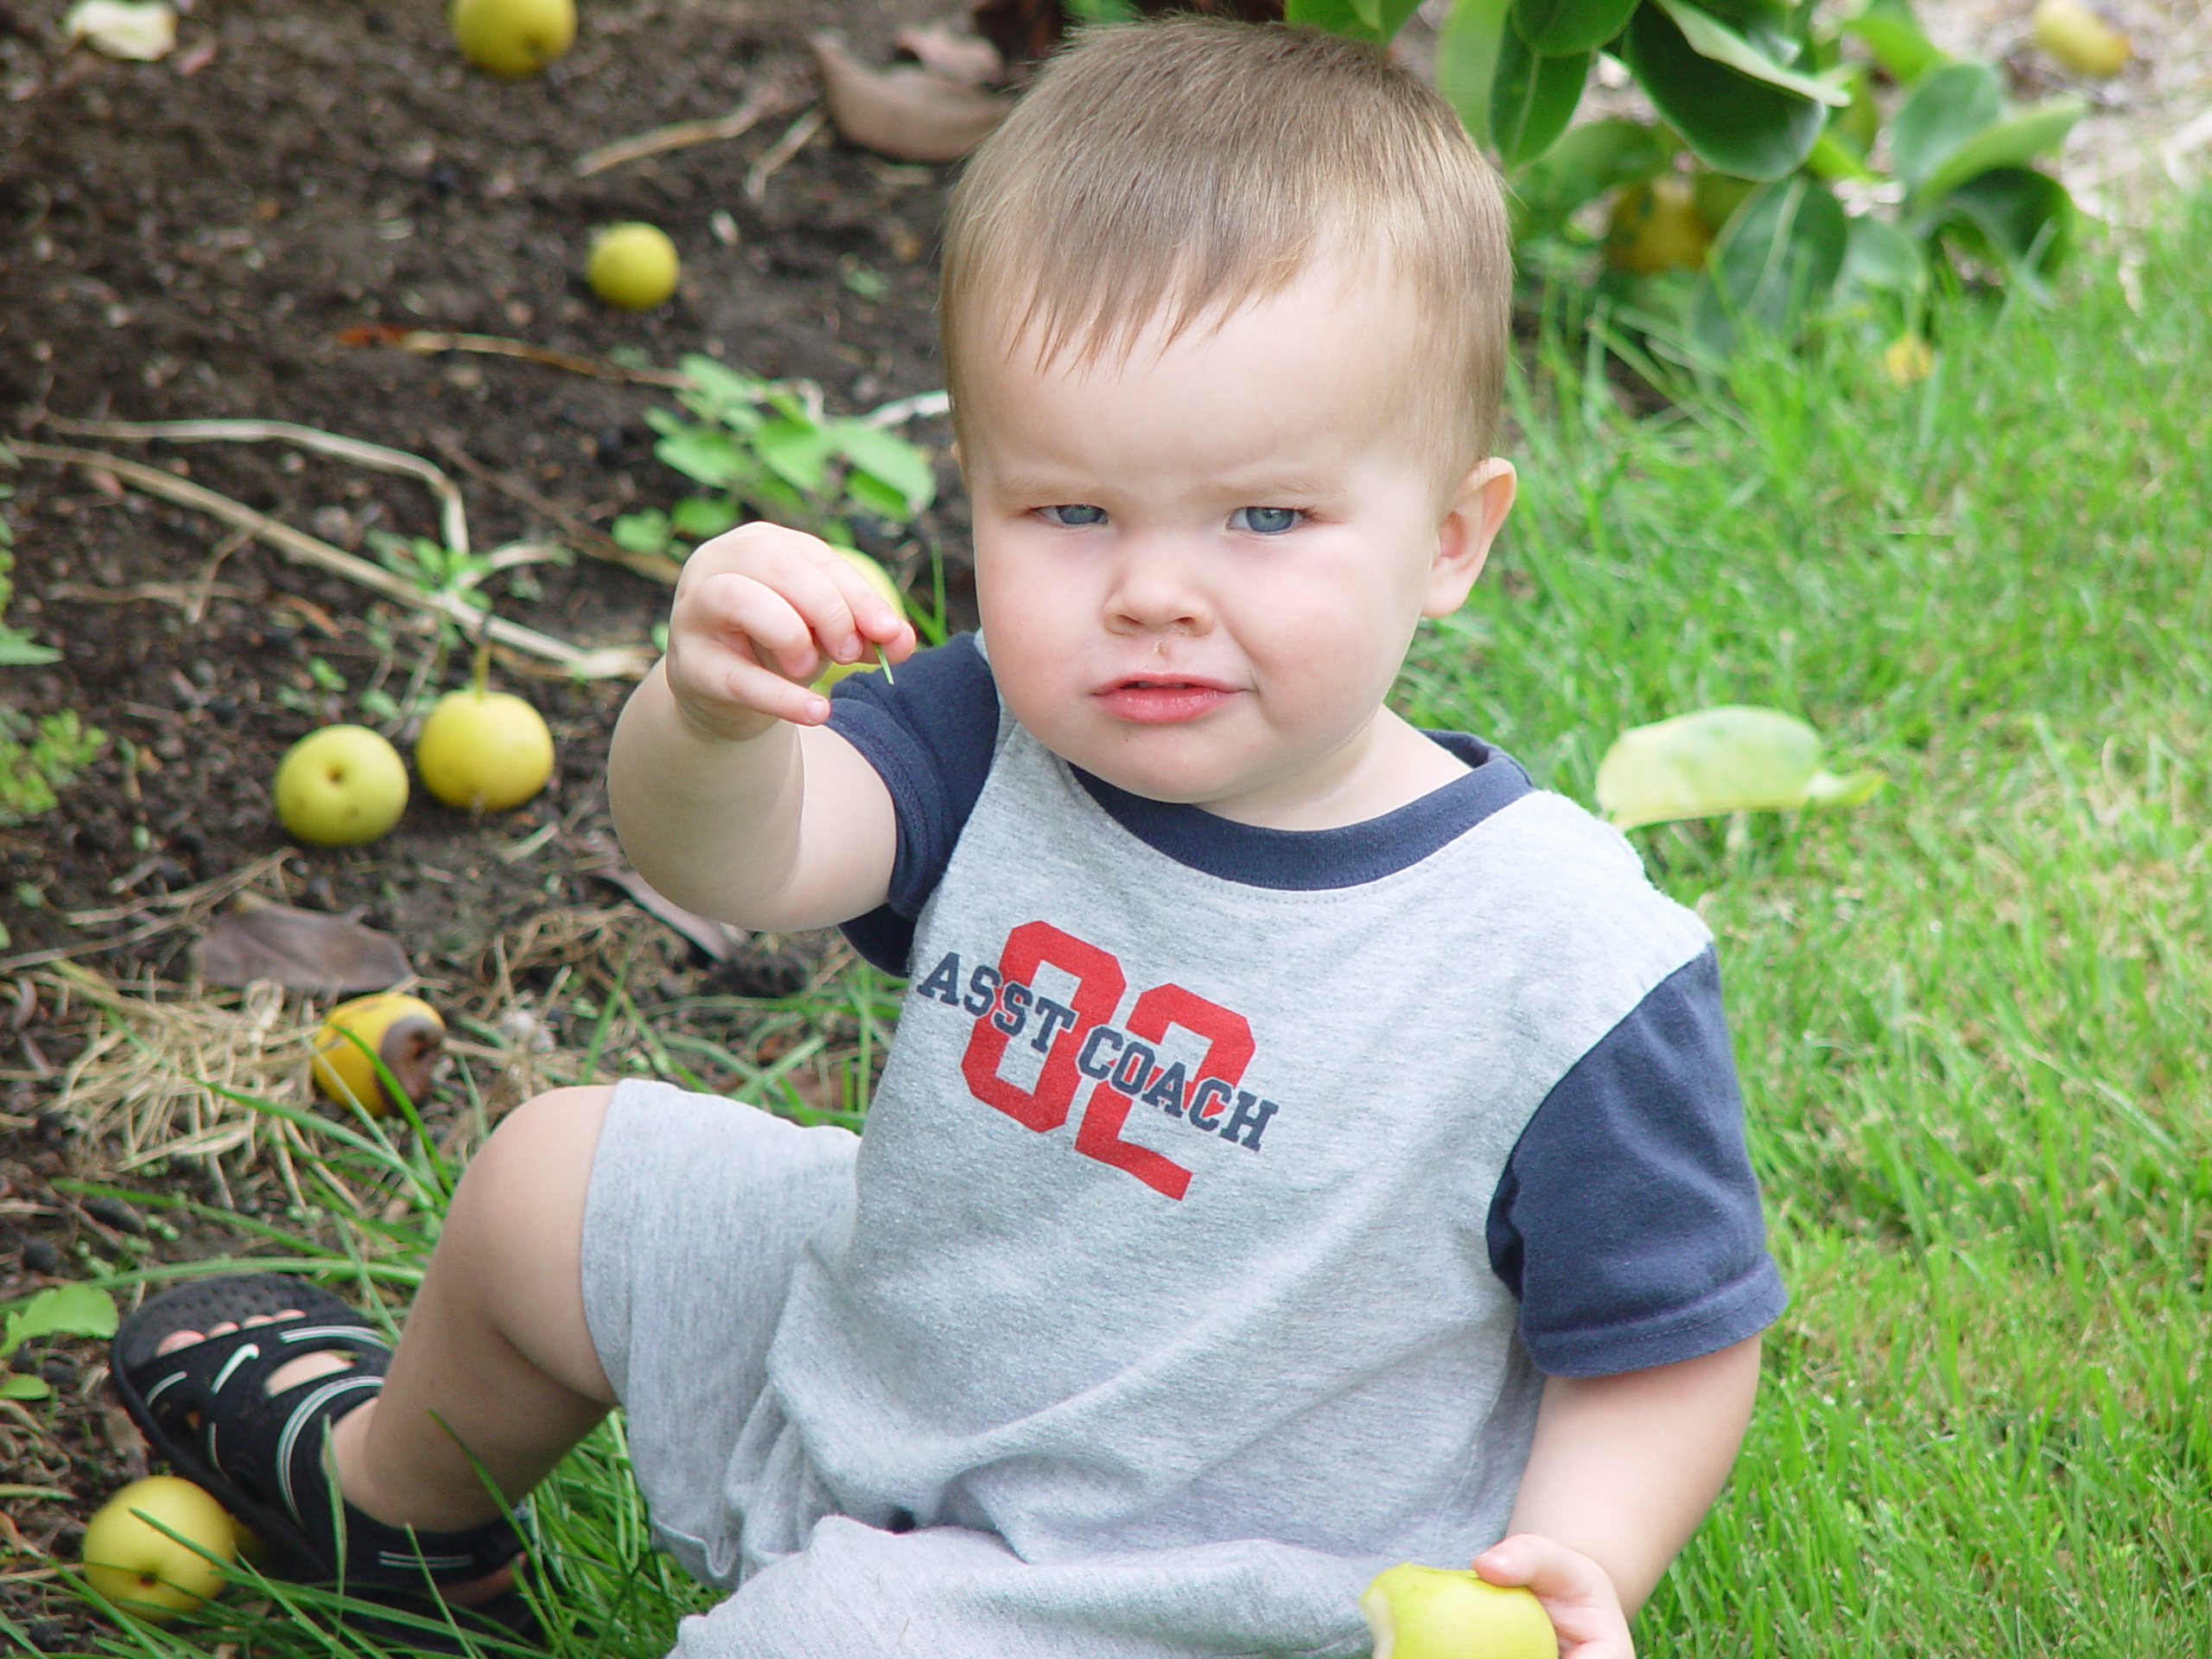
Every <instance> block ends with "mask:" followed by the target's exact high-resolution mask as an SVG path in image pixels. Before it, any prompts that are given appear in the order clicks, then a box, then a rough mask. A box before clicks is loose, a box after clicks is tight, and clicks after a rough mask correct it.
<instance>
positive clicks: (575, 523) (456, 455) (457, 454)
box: [430, 381, 690, 587]
mask: <svg viewBox="0 0 2212 1659" xmlns="http://www.w3.org/2000/svg"><path fill="white" fill-rule="evenodd" d="M685 384H686V385H689V384H690V382H688V381H687V382H686V383H685ZM430 442H432V443H434V444H435V445H436V446H437V450H438V453H439V454H442V455H443V456H444V457H445V458H446V459H447V460H448V461H451V462H452V463H453V464H454V466H456V467H460V468H461V471H462V472H464V473H467V474H468V475H469V476H470V477H471V478H474V479H476V480H479V481H480V482H482V483H486V484H489V485H490V486H492V487H493V489H495V490H498V491H499V492H500V493H503V494H505V495H510V496H512V497H513V498H514V499H516V500H518V501H519V502H521V503H522V504H523V505H524V506H526V507H529V508H531V510H532V511H534V512H541V513H543V514H544V515H545V517H547V518H550V519H551V520H552V521H553V524H554V525H555V527H556V529H558V530H559V531H561V533H562V534H563V536H566V537H568V538H569V540H570V541H572V542H574V543H575V544H576V546H577V547H578V548H579V549H581V550H582V551H584V552H586V553H588V554H590V555H591V556H592V557H594V558H595V559H605V560H606V561H607V563H610V564H619V565H620V566H621V567H622V568H623V569H626V570H632V571H635V572H636V573H637V574H638V575H641V576H645V577H648V578H650V579H651V580H652V581H654V582H664V583H666V584H667V585H669V586H670V587H674V586H675V585H676V578H677V575H680V574H681V573H682V571H683V566H682V565H681V564H679V563H677V561H676V560H674V559H671V558H670V557H669V556H667V555H666V554H664V553H637V552H632V550H630V549H628V548H626V547H625V546H623V545H622V543H620V542H618V541H616V540H615V539H614V538H613V537H611V536H609V535H607V534H606V533H605V532H604V531H598V530H594V529H593V528H592V526H591V525H589V524H586V523H585V522H584V521H583V520H582V519H581V518H577V517H576V516H575V514H574V513H572V512H569V510H568V509H567V508H565V507H563V506H562V505H560V503H558V502H557V501H552V500H549V499H547V498H546V497H544V496H543V495H541V494H539V493H537V491H536V490H534V489H532V488H531V486H529V485H527V484H525V483H524V482H523V481H522V480H520V479H518V478H513V477H510V476H509V475H508V474H505V473H499V472H494V471H493V470H492V468H490V467H486V465H485V464H484V463H483V462H482V461H479V460H477V459H476V457H475V456H474V455H472V454H469V453H468V451H467V450H466V449H464V448H461V440H460V439H459V438H457V437H455V436H454V435H452V434H451V433H449V432H438V433H433V434H432V435H431V437H430Z"/></svg>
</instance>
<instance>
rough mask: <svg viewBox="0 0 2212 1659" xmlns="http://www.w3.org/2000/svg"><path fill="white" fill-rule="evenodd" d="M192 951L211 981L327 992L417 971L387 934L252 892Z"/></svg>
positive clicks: (375, 986)
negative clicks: (260, 983) (261, 981)
mask: <svg viewBox="0 0 2212 1659" xmlns="http://www.w3.org/2000/svg"><path fill="white" fill-rule="evenodd" d="M192 953H193V958H194V963H195V965H196V966H197V967H198V969H199V971H200V976H201V977H202V978H203V979H206V980H207V981H208V982H211V983H213V984H216V985H250V984H251V983H252V982H254V981H256V980H258V979H267V980H274V981H275V982H277V984H279V985H282V986H283V987H284V988H286V989H287V990H295V991H319V992H321V993H322V994H323V995H326V996H335V995H344V994H346V993H349V992H354V991H381V990H386V989H388V988H391V986H394V985H397V983H399V982H400V981H402V980H404V979H405V978H407V977H408V976H410V974H412V973H413V972H414V971H415V969H414V966H413V964H412V963H410V962H409V961H408V960H407V952H406V950H404V948H402V946H401V945H400V943H399V941H398V940H397V939H395V938H392V937H391V935H390V934H389V933H379V932H378V931H376V930H375V929H374V928H372V927H364V926H362V925H360V923H359V922H358V921H356V920H355V919H354V918H352V917H350V916H333V915H330V914H328V913H327V912H323V911H316V910H296V909H294V908H293V907H292V906H289V905H280V904H277V903H276V902H274V901H273V900H270V899H261V898H257V897H255V896H254V895H253V894H251V893H240V894H239V895H238V899H237V900H236V907H235V908H233V909H232V910H229V911H226V912H225V913H223V914H222V915H220V916H218V917H217V918H215V919H214V920H213V921H212V922H210V923H209V924H208V925H207V931H205V932H203V933H201V934H200V938H198V940H197V941H195V942H194V945H193V947H192Z"/></svg>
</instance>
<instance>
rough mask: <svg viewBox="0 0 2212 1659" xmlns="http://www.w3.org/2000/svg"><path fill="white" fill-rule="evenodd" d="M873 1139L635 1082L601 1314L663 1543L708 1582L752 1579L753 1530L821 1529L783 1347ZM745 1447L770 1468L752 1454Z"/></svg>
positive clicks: (614, 1115) (593, 1301) (605, 1229)
mask: <svg viewBox="0 0 2212 1659" xmlns="http://www.w3.org/2000/svg"><path fill="white" fill-rule="evenodd" d="M859 1147H860V1139H859V1137H858V1136H856V1135H853V1134H852V1133H850V1132H849V1131H848V1130H845V1129H839V1128H799V1127H798V1125H797V1124H794V1123H789V1122H785V1121H784V1120H783V1119H782V1118H779V1117H773V1116H770V1115H769V1114H768V1113H766V1112H764V1111H761V1110H760V1109H758V1108H757V1107H753V1106H748V1105H746V1104H744V1103H741V1102H738V1101H734V1100H725V1099H721V1098H720V1097H718V1096H712V1095H696V1094H690V1093H687V1092H686V1091H684V1090H681V1089H677V1088H675V1087H673V1086H672V1085H671V1084H664V1083H652V1082H645V1081H639V1080H632V1081H628V1082H625V1083H622V1084H618V1085H617V1086H616V1088H615V1090H614V1099H613V1103H612V1104H610V1105H609V1106H608V1108H607V1122H606V1127H605V1128H602V1129H601V1132H600V1138H599V1150H598V1154H597V1156H596V1157H595V1158H594V1160H593V1164H592V1173H591V1189H590V1196H589V1198H588V1199H587V1201H586V1204H585V1208H584V1230H583V1295H584V1317H585V1319H586V1320H587V1321H588V1324H589V1325H590V1327H591V1334H592V1341H593V1343H594V1345H595V1346H596V1347H597V1348H598V1350H599V1363H601V1365H602V1366H603V1367H605V1368H606V1371H607V1381H608V1382H609V1383H613V1385H614V1392H615V1395H616V1396H617V1397H618V1398H619V1399H620V1401H621V1402H622V1406H623V1412H624V1415H625V1418H626V1430H627V1433H628V1438H629V1447H630V1458H631V1463H632V1467H633V1468H634V1469H635V1471H636V1473H637V1478H638V1484H639V1489H640V1490H641V1491H643V1492H644V1493H645V1498H646V1502H647V1503H648V1504H649V1505H650V1507H651V1510H652V1528H653V1533H654V1535H655V1540H656V1541H657V1542H658V1543H659V1544H660V1546H661V1547H662V1548H664V1549H666V1550H667V1551H668V1552H669V1554H671V1555H673V1556H674V1557H675V1558H676V1559H677V1560H678V1561H680V1562H681V1563H682V1564H683V1567H684V1569H685V1570H686V1571H687V1572H689V1573H690V1574H691V1575H692V1576H693V1577H694V1578H696V1579H698V1580H701V1581H702V1582H703V1583H711V1584H720V1585H722V1586H725V1587H728V1586H734V1584H735V1583H736V1581H737V1580H738V1579H739V1578H740V1577H741V1576H742V1566H741V1528H742V1527H743V1525H744V1524H745V1523H746V1522H747V1521H750V1522H752V1524H753V1528H754V1530H755V1533H756V1535H758V1534H759V1533H760V1530H761V1529H763V1528H766V1527H768V1526H770V1525H771V1524H772V1523H775V1530H776V1531H778V1532H779V1533H781V1534H783V1536H782V1537H780V1538H778V1539H775V1540H773V1541H771V1544H770V1548H779V1547H782V1548H788V1547H789V1546H790V1545H791V1543H792V1542H795V1541H796V1540H795V1539H793V1538H792V1537H791V1528H793V1527H795V1526H804V1525H805V1524H806V1523H807V1522H810V1521H811V1520H812V1519H813V1518H815V1516H814V1514H805V1515H804V1516H802V1514H801V1513H800V1511H801V1510H811V1511H814V1512H815V1513H816V1514H818V1513H819V1512H820V1511H822V1510H825V1509H826V1508H827V1507H828V1505H827V1503H826V1501H815V1502H809V1497H810V1494H809V1492H808V1490H807V1488H808V1484H809V1483H808V1482H807V1481H806V1479H805V1478H804V1473H803V1472H802V1471H800V1470H798V1468H797V1467H795V1466H794V1465H792V1463H791V1459H789V1457H788V1456H785V1457H781V1458H779V1457H777V1456H776V1455H775V1453H774V1451H773V1447H774V1446H775V1445H776V1443H777V1441H778V1440H779V1439H781V1438H782V1437H781V1435H780V1433H779V1431H780V1428H781V1427H782V1425H781V1422H780V1421H779V1417H778V1414H776V1412H775V1408H774V1406H773V1404H772V1402H764V1400H763V1389H764V1388H765V1386H766V1382H767V1359H768V1344H769V1343H770V1341H771V1340H772V1338H774V1336H775V1333H776V1324H777V1321H778V1319H780V1318H781V1317H782V1314H783V1310H784V1298H785V1292H786V1291H787V1290H788V1288H789V1287H790V1284H791V1271H792V1268H793V1266H794V1264H795V1263H796V1262H797V1261H798V1254H799V1250H800V1249H801V1247H802V1246H803V1245H804V1243H805V1242H806V1237H807V1235H808V1234H810V1233H811V1232H812V1231H813V1230H814V1229H815V1228H816V1227H817V1225H818V1224H820V1223H821V1222H822V1221H823V1219H824V1218H825V1217H829V1216H830V1215H832V1214H835V1213H836V1211H838V1210H839V1209H841V1208H842V1207H843V1206H845V1205H849V1204H850V1203H851V1201H852V1194H853V1155H854V1154H855V1152H856V1151H857V1150H858V1149H859ZM741 1444H747V1445H750V1444H758V1445H759V1446H760V1447H761V1448H762V1451H761V1455H760V1457H758V1458H754V1459H741V1458H740V1457H739V1456H738V1452H739V1450H740V1447H741Z"/></svg>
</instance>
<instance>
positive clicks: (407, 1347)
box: [161, 1088, 614, 1600]
mask: <svg viewBox="0 0 2212 1659" xmlns="http://www.w3.org/2000/svg"><path fill="white" fill-rule="evenodd" d="M612 1092H613V1091H612V1090H608V1089H604V1088H589V1089H564V1090H555V1091H553V1092H552V1093H550V1094H547V1095H542V1096H538V1097H537V1099H535V1100H531V1101H530V1102H528V1103H525V1104H524V1105H523V1106H521V1107H518V1109H516V1110H515V1111H513V1112H512V1113H511V1114H509V1115H508V1116H507V1117H506V1118H505V1119H504V1120H502V1122H500V1124H499V1128H497V1129H496V1130H494V1131H493V1135H492V1136H491V1138H490V1140H489V1141H486V1143H485V1146H484V1147H483V1149H482V1150H481V1151H480V1152H479V1153H478V1154H477V1155H476V1157H475V1159H474V1160H472V1161H471V1163H470V1164H469V1166H468V1168H467V1171H466V1172H465V1173H463V1175H462V1177H461V1182H460V1185H459V1186H458V1187H457V1188H456V1189H455V1191H454V1198H453V1203H452V1205H451V1207H450V1210H449V1211H448V1216H447V1218H446V1224H445V1226H444V1229H443V1230H442V1233H441V1234H440V1236H439V1241H438V1244H437V1248H436V1249H435V1252H434V1253H433V1255H432V1258H431V1262H430V1266H429V1271H428V1272H427V1273H426V1274H424V1276H423V1286H422V1288H421V1290H420V1291H419V1292H418V1293H417V1294H416V1300H415V1303H414V1306H413V1307H412V1308H411V1309H410V1311H409V1313H408V1315H407V1319H406V1321H405V1323H404V1326H403V1328H402V1331H401V1334H400V1341H399V1344H398V1346H397V1349H396V1350H395V1351H393V1354H392V1357H391V1366H390V1369H389V1370H388V1372H387V1374H386V1377H385V1384H384V1387H383V1389H382V1390H381V1392H380V1393H378V1395H373V1396H372V1398H371V1399H370V1400H369V1401H368V1402H365V1403H364V1404H363V1405H361V1406H359V1407H357V1408H354V1409H353V1411H351V1412H348V1413H347V1414H346V1415H344V1416H343V1417H340V1418H339V1419H337V1420H336V1421H334V1423H333V1425H332V1427H331V1440H332V1448H333V1452H334V1456H335V1458H336V1460H337V1467H338V1476H339V1485H340V1490H341V1491H343V1493H344V1494H345V1496H346V1499H347V1500H348V1501H349V1502H351V1503H353V1505H354V1506H355V1507H356V1508H358V1509H360V1510H364V1511H365V1512H366V1513H367V1514H369V1515H370V1516H373V1517H375V1518H376V1519H378V1520H379V1521H384V1522H389V1523H391V1524H393V1525H409V1526H414V1527H417V1528H420V1529H423V1531H425V1532H448V1531H455V1530H459V1529H465V1528H468V1527H473V1526H475V1525H478V1524H480V1523H481V1522H486V1521H490V1520H492V1519H493V1518H494V1517H496V1516H499V1514H501V1513H502V1511H503V1508H504V1506H503V1505H501V1504H500V1503H499V1502H498V1501H497V1500H495V1499H494V1498H493V1497H492V1496H491V1495H490V1494H489V1493H487V1492H486V1491H485V1488H484V1482H483V1476H482V1475H480V1474H479V1472H478V1469H477V1465H481V1466H482V1468H483V1470H484V1471H485V1472H486V1473H488V1474H489V1475H490V1476H491V1477H492V1478H493V1480H494V1481H495V1482H497V1483H498V1484H499V1489H500V1491H502V1492H504V1493H505V1495H506V1497H507V1498H508V1499H509V1500H510V1502H512V1501H513V1500H516V1499H519V1498H520V1497H522V1496H523V1495H524V1493H526V1492H528V1491H530V1489H531V1487H533V1486H535V1485H536V1484H537V1482H538V1481H539V1480H540V1479H542V1478H543V1477H544V1476H545V1474H546V1473H547V1472H548V1471H550V1470H551V1468H552V1467H553V1465H555V1464H556V1463H557V1462H558V1461H559V1460H560V1459H561V1457H562V1455H563V1453H564V1452H567V1451H568V1449H569V1447H570V1446H574V1445H575V1442H576V1441H577V1440H580V1439H582V1437H583V1435H584V1434H585V1433H588V1431H589V1430H590V1428H591V1427H592V1425H593V1424H594V1423H595V1422H597V1421H599V1419H600V1418H601V1416H602V1415H603V1414H605V1413H606V1411H607V1408H609V1407H610V1406H612V1405H613V1403H614V1396H613V1390H612V1389H610V1388H609V1387H608V1385H607V1378H606V1376H605V1375H604V1373H603V1372H602V1371H601V1368H600V1364H599V1360H598V1357H597V1354H596V1352H595V1351H594V1348H593V1345H592V1340H591V1335H590V1332H589V1330H588V1327H587V1326H586V1324H585V1321H584V1312H583V1293H582V1278H581V1265H582V1236H583V1212H584V1200H585V1196H586V1193H587V1192H588V1188H589V1185H590V1180H591V1168H592V1158H593V1154H594V1149H595V1147H596V1146H597V1144H598V1139H599V1131H600V1126H601V1122H602V1121H603V1120H604V1118H605V1116H606V1113H607V1101H608V1098H609V1096H611V1094H612ZM284 1317H288V1316H284V1315H278V1316H277V1318H279V1319H282V1318H284ZM262 1322H264V1321H263V1319H259V1318H257V1319H249V1320H248V1321H247V1323H248V1324H250V1325H251V1324H259V1323H262ZM235 1328H236V1327H234V1326H232V1325H215V1326H213V1327H212V1328H211V1329H210V1330H208V1331H207V1332H194V1331H181V1332H175V1333H174V1334H173V1335H172V1336H170V1337H169V1338H167V1339H165V1340H164V1341H163V1342H162V1344H161V1351H162V1352H169V1351H175V1350H176V1349H179V1348H181V1347H185V1346H188V1344H191V1343H193V1342H194V1341H197V1340H199V1339H200V1338H201V1337H202V1336H214V1335H219V1334H221V1333H222V1332H226V1331H228V1330H232V1329H235ZM352 1363H353V1361H352V1360H351V1359H350V1358H349V1357H345V1356H342V1355H340V1354H335V1353H308V1354H305V1355H302V1357H299V1358H297V1359H295V1360H293V1361H291V1362H290V1363H288V1364H286V1365H284V1366H283V1367H281V1368H280V1369H279V1370H277V1371H276V1372H274V1373H273V1374H272V1375H271V1376H270V1379H269V1383H268V1389H269V1391H270V1393H271V1394H272V1395H273V1394H277V1393H281V1392H283V1391H284V1390H286V1389H290V1388H293V1387H295V1386H296V1385H297V1384H299V1383H304V1382H307V1381H309V1380H311V1379H313V1378H314V1377H315V1376H321V1375H323V1374H326V1373H331V1372H336V1371H340V1370H346V1369H348V1368H349V1367H350V1366H351V1364H352ZM441 1423H442V1424H443V1427H441ZM448 1431H450V1432H448ZM464 1446H465V1447H466V1448H467V1450H466V1451H463V1450H462V1448H463V1447H464ZM494 1577H495V1579H499V1580H504V1577H505V1575H504V1573H501V1574H496V1575H494ZM476 1587H477V1586H455V1589H457V1590H458V1591H459V1592H460V1593H454V1591H451V1590H449V1591H448V1594H450V1595H452V1597H453V1599H455V1600H467V1599H470V1598H469V1597H468V1595H467V1591H469V1590H471V1589H474V1588H476ZM485 1587H486V1588H496V1587H497V1586H496V1584H487V1585H486V1586H485Z"/></svg>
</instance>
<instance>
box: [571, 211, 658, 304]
mask: <svg viewBox="0 0 2212 1659" xmlns="http://www.w3.org/2000/svg"><path fill="white" fill-rule="evenodd" d="M681 270H682V266H681V264H679V263H678V261H677V257H676V244H675V243H673V242H671V241H670V240H669V239H668V232H665V231H664V230H662V229H661V228H660V226H658V225H643V224H638V223H634V222H633V223H631V224H628V225H610V226H607V228H606V229H605V230H603V231H601V232H600V233H599V234H598V235H597V236H595V237H594V238H592V244H591V253H590V255H589V256H588V257H587V258H586V259H585V261H584V280H585V281H586V282H588V283H590V284H591V291H592V292H593V293H594V294H596V295H598V296H599V297H600V298H601V299H602V300H605V301H606V302H607V303H608V304H609V305H615V306H620V307H621V308H622V309H624V310H625V311H650V310H652V308H653V307H655V306H657V305H658V304H659V303H660V302H662V301H663V300H664V299H666V298H667V297H668V296H670V295H671V294H673V293H675V292H676V279H677V275H678V274H679V273H680V272H681Z"/></svg>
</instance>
